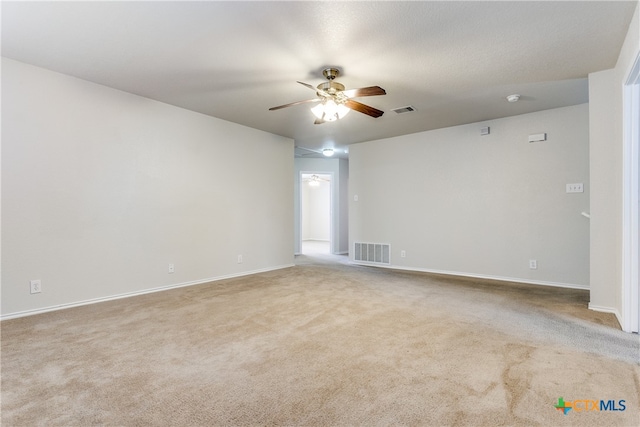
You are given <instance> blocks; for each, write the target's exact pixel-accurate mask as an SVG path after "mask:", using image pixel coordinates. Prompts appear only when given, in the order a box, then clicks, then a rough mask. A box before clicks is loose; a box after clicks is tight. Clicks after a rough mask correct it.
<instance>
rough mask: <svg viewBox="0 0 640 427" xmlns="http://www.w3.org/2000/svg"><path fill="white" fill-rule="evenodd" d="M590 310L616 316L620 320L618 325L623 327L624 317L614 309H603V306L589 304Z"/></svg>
mask: <svg viewBox="0 0 640 427" xmlns="http://www.w3.org/2000/svg"><path fill="white" fill-rule="evenodd" d="M589 310H593V311H600V312H602V313H611V314H614V315H615V316H616V319H618V323H619V324H620V325H621V326H622V324H623V323H622V315H621V314H620V312H619V311H618V310H617V309H616V308H613V307H603V306H601V305H593V304H591V303H589Z"/></svg>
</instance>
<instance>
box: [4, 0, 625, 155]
mask: <svg viewBox="0 0 640 427" xmlns="http://www.w3.org/2000/svg"><path fill="white" fill-rule="evenodd" d="M636 5H637V2H636V1H617V2H616V1H604V2H593V1H587V2H578V1H569V2H556V1H544V2H522V1H510V2H481V1H472V2H457V1H454V2H452V1H448V2H372V1H366V2H321V1H313V2H272V1H263V2H217V1H216V2H211V1H210V2H206V1H199V2H183V1H179V2H159V1H146V2H93V1H92V2H6V1H3V2H2V55H3V56H6V57H9V58H13V59H16V60H18V61H23V62H26V63H30V64H34V65H37V66H41V67H44V68H48V69H51V70H54V71H59V72H62V73H65V74H69V75H73V76H76V77H79V78H82V79H86V80H89V81H92V82H96V83H100V84H103V85H106V86H110V87H113V88H116V89H120V90H123V91H127V92H131V93H135V94H138V95H142V96H145V97H148V98H152V99H156V100H159V101H162V102H166V103H168V104H172V105H176V106H180V107H184V108H186V109H189V110H193V111H198V112H201V113H203V114H208V115H211V116H214V117H219V118H222V119H225V120H229V121H232V122H236V123H240V124H242V125H246V126H250V127H253V128H257V129H262V130H265V131H268V132H272V133H275V134H279V135H284V136H287V137H290V138H293V139H295V142H296V145H298V146H300V147H306V148H309V149H315V150H319V149H321V148H323V147H334V148H337V149H344V148H346V147H347V146H348V145H349V144H352V143H356V142H362V141H369V140H375V139H380V138H386V137H391V136H397V135H402V134H408V133H414V132H420V131H424V130H430V129H436V128H441V127H447V126H454V125H459V124H464V123H472V122H476V121H481V120H488V119H493V118H499V117H506V116H511V115H517V114H522V113H527V112H532V111H539V110H544V109H549V108H555V107H560V106H567V105H575V104H579V103H584V102H587V100H588V90H587V89H588V85H587V80H586V77H587V75H588V73H590V72H594V71H599V70H603V69H608V68H612V67H613V66H614V65H615V61H616V59H617V56H618V53H619V51H620V48H621V46H622V42H623V40H624V36H625V34H626V31H627V28H628V25H629V22H630V20H631V17H632V15H633V11H634V9H635V7H636ZM326 66H337V67H339V68H340V69H342V71H343V75H342V76H341V77H339V78H338V79H337V81H339V82H341V83H343V84H344V85H345V86H346V87H347V89H352V88H359V87H366V86H372V85H379V86H381V87H383V88H384V89H385V90H386V91H387V95H385V96H374V97H366V98H358V100H359V101H360V102H363V103H365V104H368V105H371V106H373V107H375V108H378V109H380V110H383V111H384V112H385V114H384V115H383V116H382V117H380V118H378V119H374V118H371V117H369V116H366V115H363V114H361V113H358V112H351V114H349V115H348V116H347V117H346V118H345V119H343V120H341V121H339V122H333V123H325V124H322V125H314V124H313V121H314V117H313V116H312V114H311V112H310V111H309V105H299V106H295V107H290V108H286V109H282V110H278V111H268V108H269V107H273V106H276V105H281V104H286V103H289V102H294V101H300V100H305V99H310V98H314V97H315V94H314V92H313V91H311V90H309V89H308V88H305V87H304V86H302V85H299V84H297V83H296V80H301V81H304V82H306V83H310V84H312V85H314V86H315V85H317V84H319V83H321V82H322V81H324V78H323V77H322V69H323V68H325V67H326ZM512 93H519V94H521V95H522V98H521V100H520V101H519V102H518V103H515V104H511V103H508V102H507V101H506V100H505V97H506V96H507V95H509V94H512ZM407 105H412V106H413V107H415V108H416V110H417V111H416V112H414V113H408V114H403V115H397V114H395V113H394V112H392V111H391V109H393V108H397V107H403V106H407ZM299 153H300V154H305V155H306V154H308V153H309V152H308V151H299ZM343 156H344V155H343Z"/></svg>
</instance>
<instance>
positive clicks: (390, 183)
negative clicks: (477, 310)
mask: <svg viewBox="0 0 640 427" xmlns="http://www.w3.org/2000/svg"><path fill="white" fill-rule="evenodd" d="M484 126H490V128H491V133H490V135H487V136H480V128H482V127H484ZM588 126H589V125H588V106H587V104H583V105H577V106H573V107H567V108H560V109H555V110H547V111H542V112H538V113H532V114H525V115H521V116H515V117H509V118H505V119H500V120H492V121H487V122H482V123H475V124H469V125H464V126H457V127H452V128H446V129H440V130H434V131H430V132H421V133H416V134H412V135H406V136H402V137H396V138H390V139H384V140H379V141H372V142H366V143H362V144H355V145H351V146H350V154H349V173H350V201H349V203H350V211H349V216H350V217H349V234H350V242H351V243H352V244H353V242H358V241H362V242H371V243H389V244H391V263H392V265H393V266H396V267H399V268H406V269H415V270H424V271H438V272H447V273H454V274H465V275H471V276H478V277H493V278H501V279H514V280H519V281H525V282H532V283H540V284H556V285H563V286H576V287H588V285H589V222H588V220H587V219H586V218H585V217H583V216H582V215H581V212H583V211H588V210H589V188H590V186H589V134H588V130H589V127H588ZM542 132H546V133H547V135H548V140H547V141H546V142H538V143H529V142H528V135H530V134H537V133H542ZM580 182H581V183H583V184H584V187H585V192H584V193H576V194H567V193H566V192H565V188H566V187H565V186H566V184H567V183H580ZM355 195H357V196H358V201H357V202H355V201H354V200H353V196H355ZM401 250H405V251H406V255H407V256H406V258H401V257H400V251H401ZM530 259H535V260H537V262H538V269H537V270H531V269H529V260H530Z"/></svg>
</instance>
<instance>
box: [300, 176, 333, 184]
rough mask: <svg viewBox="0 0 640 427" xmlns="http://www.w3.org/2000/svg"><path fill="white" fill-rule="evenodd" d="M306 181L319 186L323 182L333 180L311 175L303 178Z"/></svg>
mask: <svg viewBox="0 0 640 427" xmlns="http://www.w3.org/2000/svg"><path fill="white" fill-rule="evenodd" d="M303 181H304V182H306V183H308V184H309V185H310V186H312V187H317V186H319V185H320V183H321V182H331V181H330V180H328V179H324V178H321V177H319V176H318V175H315V174H314V175H311V176H310V177H309V178H305V179H303Z"/></svg>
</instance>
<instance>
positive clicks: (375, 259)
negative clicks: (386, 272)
mask: <svg viewBox="0 0 640 427" xmlns="http://www.w3.org/2000/svg"><path fill="white" fill-rule="evenodd" d="M353 249H354V250H353V260H354V261H358V262H365V263H367V264H383V265H390V264H391V260H390V252H391V245H389V244H387V243H358V242H356V243H354V248H353Z"/></svg>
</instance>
